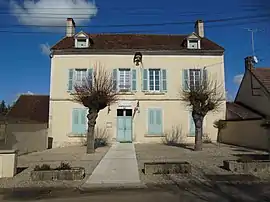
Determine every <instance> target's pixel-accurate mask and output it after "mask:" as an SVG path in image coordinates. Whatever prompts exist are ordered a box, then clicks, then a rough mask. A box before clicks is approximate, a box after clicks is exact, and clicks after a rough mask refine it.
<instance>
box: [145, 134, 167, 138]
mask: <svg viewBox="0 0 270 202" xmlns="http://www.w3.org/2000/svg"><path fill="white" fill-rule="evenodd" d="M144 137H165V136H164V135H163V134H160V135H158V134H153V135H150V134H145V135H144Z"/></svg>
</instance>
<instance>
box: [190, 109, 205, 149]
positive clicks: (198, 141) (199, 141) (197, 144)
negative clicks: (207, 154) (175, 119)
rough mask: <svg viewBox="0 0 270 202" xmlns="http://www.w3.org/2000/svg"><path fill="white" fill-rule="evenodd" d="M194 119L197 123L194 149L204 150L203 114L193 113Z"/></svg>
mask: <svg viewBox="0 0 270 202" xmlns="http://www.w3.org/2000/svg"><path fill="white" fill-rule="evenodd" d="M192 116H193V120H194V123H195V146H194V151H202V144H203V142H202V137H203V118H204V117H203V116H201V115H197V114H193V115H192Z"/></svg>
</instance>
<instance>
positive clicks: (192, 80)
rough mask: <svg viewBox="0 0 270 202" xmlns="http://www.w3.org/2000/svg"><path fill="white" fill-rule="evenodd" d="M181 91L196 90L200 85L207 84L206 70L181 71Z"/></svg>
mask: <svg viewBox="0 0 270 202" xmlns="http://www.w3.org/2000/svg"><path fill="white" fill-rule="evenodd" d="M182 82H183V89H184V90H196V89H199V88H200V86H201V85H205V84H207V83H206V82H207V70H206V69H184V70H183V81H182Z"/></svg>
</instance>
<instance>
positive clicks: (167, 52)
mask: <svg viewBox="0 0 270 202" xmlns="http://www.w3.org/2000/svg"><path fill="white" fill-rule="evenodd" d="M138 51H139V52H142V53H143V54H146V55H215V56H216V55H223V54H224V49H219V50H203V49H200V50H188V49H182V50H149V49H110V50H103V49H100V50H97V49H75V48H74V49H62V50H53V51H52V55H87V54H89V55H91V54H113V55H117V54H133V53H134V52H138Z"/></svg>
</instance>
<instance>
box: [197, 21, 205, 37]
mask: <svg viewBox="0 0 270 202" xmlns="http://www.w3.org/2000/svg"><path fill="white" fill-rule="evenodd" d="M195 32H196V34H198V35H199V36H200V37H202V38H203V37H204V23H203V21H202V20H197V21H196V23H195Z"/></svg>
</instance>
